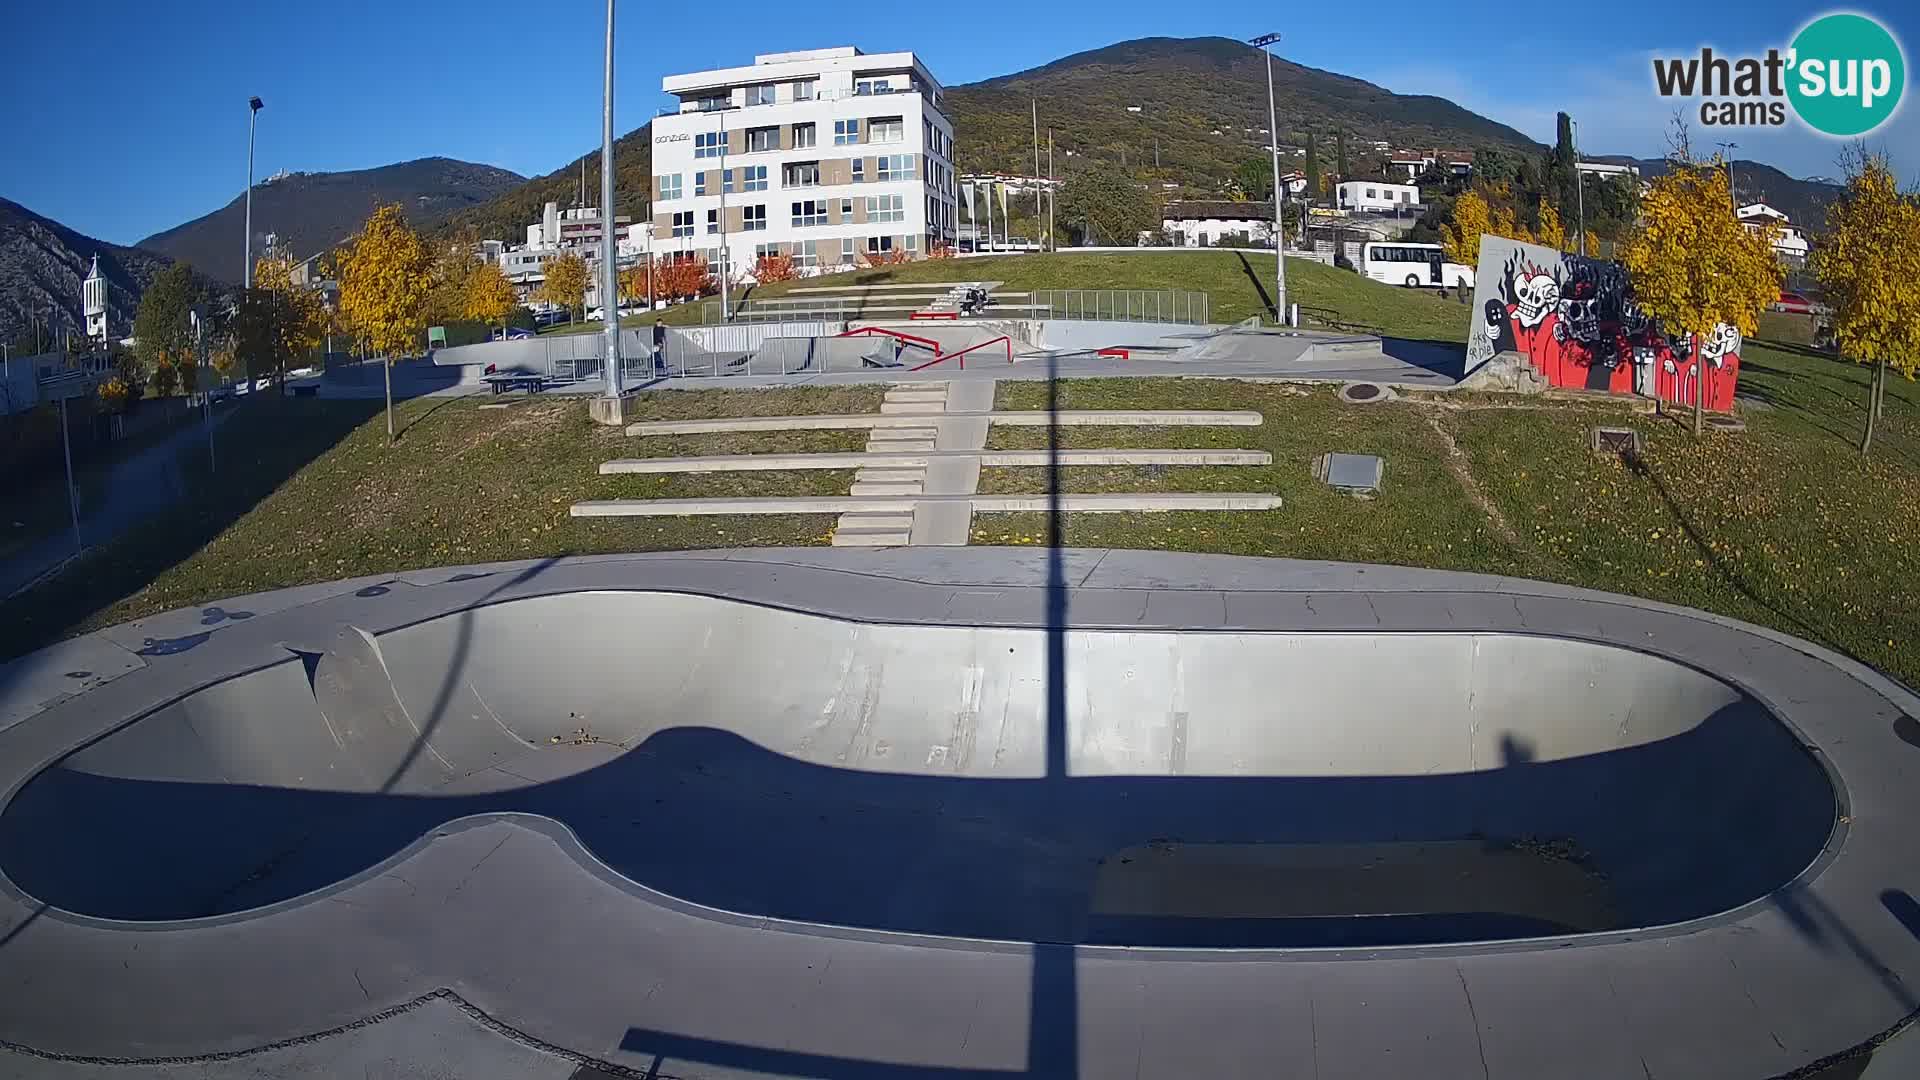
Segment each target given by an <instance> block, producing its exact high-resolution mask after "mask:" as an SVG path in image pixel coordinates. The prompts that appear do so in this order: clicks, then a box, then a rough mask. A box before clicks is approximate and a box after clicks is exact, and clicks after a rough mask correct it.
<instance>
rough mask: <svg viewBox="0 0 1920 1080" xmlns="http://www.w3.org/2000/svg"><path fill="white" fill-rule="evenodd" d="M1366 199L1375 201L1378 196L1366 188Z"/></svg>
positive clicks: (1372, 190)
mask: <svg viewBox="0 0 1920 1080" xmlns="http://www.w3.org/2000/svg"><path fill="white" fill-rule="evenodd" d="M1367 198H1369V199H1377V198H1379V195H1377V194H1375V192H1374V189H1372V188H1368V189H1367Z"/></svg>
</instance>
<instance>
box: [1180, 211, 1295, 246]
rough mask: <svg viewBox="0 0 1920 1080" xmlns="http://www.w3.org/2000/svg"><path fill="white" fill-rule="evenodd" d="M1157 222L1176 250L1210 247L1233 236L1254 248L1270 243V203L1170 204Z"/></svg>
mask: <svg viewBox="0 0 1920 1080" xmlns="http://www.w3.org/2000/svg"><path fill="white" fill-rule="evenodd" d="M1160 219H1161V220H1160V228H1161V230H1162V231H1163V232H1165V233H1166V234H1167V237H1168V239H1169V240H1171V241H1172V243H1173V244H1174V245H1175V246H1176V247H1211V246H1215V245H1218V244H1219V243H1220V241H1221V240H1222V239H1224V238H1227V237H1235V236H1243V237H1246V238H1247V241H1248V242H1249V243H1252V244H1255V245H1265V244H1270V243H1272V239H1271V237H1272V236H1273V203H1271V202H1232V201H1204V200H1193V201H1186V202H1170V203H1168V204H1167V205H1166V209H1164V210H1162V211H1161V213H1160Z"/></svg>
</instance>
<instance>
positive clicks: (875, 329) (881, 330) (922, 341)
mask: <svg viewBox="0 0 1920 1080" xmlns="http://www.w3.org/2000/svg"><path fill="white" fill-rule="evenodd" d="M873 334H885V335H886V336H888V337H892V338H899V339H900V340H901V341H911V342H913V343H914V344H915V345H919V346H922V347H924V348H928V349H932V350H933V355H935V356H939V355H940V343H939V342H937V341H935V340H933V339H932V338H923V337H920V336H918V335H916V334H903V333H901V332H900V331H898V330H889V329H887V328H886V327H884V326H856V327H854V328H853V329H851V330H848V331H847V332H846V333H844V334H838V335H836V336H838V337H858V336H860V335H868V336H871V335H873Z"/></svg>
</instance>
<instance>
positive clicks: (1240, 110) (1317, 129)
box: [947, 37, 1540, 184]
mask: <svg viewBox="0 0 1920 1080" xmlns="http://www.w3.org/2000/svg"><path fill="white" fill-rule="evenodd" d="M1273 96H1274V102H1275V109H1276V112H1277V114H1278V116H1279V127H1280V143H1281V145H1283V146H1286V145H1294V146H1298V145H1301V144H1302V143H1303V142H1304V140H1305V137H1306V135H1307V134H1308V133H1310V132H1311V133H1313V134H1314V135H1316V136H1319V153H1320V155H1321V157H1320V160H1321V163H1322V166H1323V167H1324V168H1326V169H1328V170H1329V171H1331V169H1332V162H1333V136H1334V134H1335V133H1336V132H1338V131H1345V132H1346V133H1347V138H1348V155H1349V162H1350V164H1351V165H1352V166H1353V167H1354V169H1355V171H1358V170H1359V168H1360V167H1361V162H1362V161H1364V160H1368V159H1371V158H1373V157H1377V156H1378V154H1377V151H1376V150H1374V148H1373V147H1372V146H1371V145H1370V143H1371V142H1373V141H1374V140H1385V141H1387V142H1389V143H1392V144H1393V145H1394V146H1395V147H1429V146H1438V147H1445V148H1449V149H1461V150H1470V149H1473V148H1475V147H1479V146H1489V145H1491V146H1506V147H1512V148H1515V149H1521V150H1525V151H1527V152H1529V153H1536V152H1538V151H1539V149H1540V147H1539V144H1537V143H1535V142H1534V141H1533V140H1532V139H1529V138H1527V137H1526V136H1525V135H1523V134H1521V133H1520V132H1519V131H1516V130H1514V129H1513V128H1510V127H1508V126H1506V125H1505V124H1501V123H1496V122H1495V121H1493V120H1489V119H1487V118H1486V117H1484V116H1481V115H1479V114H1478V113H1473V112H1469V111H1468V110H1466V109H1463V108H1461V107H1460V106H1458V105H1455V104H1454V103H1453V102H1451V101H1447V100H1446V99H1444V98H1437V97H1427V96H1423V95H1409V94H1396V93H1393V92H1392V91H1390V90H1386V89H1383V88H1381V87H1378V86H1375V85H1373V84H1372V83H1369V82H1365V81H1363V80H1360V79H1355V78H1350V77H1348V76H1346V75H1337V74H1335V73H1333V72H1330V71H1322V70H1320V69H1318V68H1310V67H1306V66H1303V65H1301V64H1296V63H1294V62H1292V61H1290V60H1284V59H1281V58H1279V57H1275V58H1274V61H1273ZM1035 99H1038V101H1039V103H1040V126H1041V138H1042V139H1044V138H1045V137H1046V129H1047V128H1052V129H1053V132H1054V147H1055V157H1054V163H1055V170H1056V172H1061V171H1064V170H1065V169H1070V168H1072V166H1073V164H1074V163H1076V162H1078V161H1081V160H1085V159H1088V158H1092V159H1099V160H1111V161H1114V162H1119V161H1120V160H1122V159H1123V158H1124V159H1125V161H1126V162H1127V163H1128V164H1129V165H1132V166H1151V165H1152V164H1153V162H1154V161H1155V158H1156V149H1155V144H1156V141H1157V143H1158V151H1157V157H1158V161H1159V169H1158V171H1159V173H1160V174H1162V178H1163V179H1165V180H1172V181H1185V182H1189V183H1200V184H1210V183H1214V182H1218V181H1220V180H1223V179H1224V178H1226V177H1228V176H1231V175H1232V174H1233V173H1234V171H1235V170H1236V169H1237V168H1238V167H1239V166H1240V164H1241V163H1243V162H1245V161H1247V160H1249V159H1252V160H1255V161H1259V160H1262V159H1263V155H1262V150H1261V148H1262V147H1264V146H1266V145H1267V138H1266V136H1265V135H1264V134H1263V133H1262V129H1264V128H1266V127H1267V123H1268V119H1267V64H1266V59H1265V57H1263V56H1262V55H1261V53H1260V51H1259V50H1258V49H1254V48H1252V47H1250V46H1248V45H1245V44H1242V43H1240V42H1238V41H1234V40H1232V39H1230V38H1217V37H1216V38H1141V39H1139V40H1136V41H1123V42H1120V43H1119V44H1117V45H1109V46H1107V47H1105V48H1101V49H1093V50H1090V51H1088V52H1081V53H1075V54H1073V55H1072V56H1068V57H1065V58H1063V59H1060V60H1056V61H1054V62H1053V63H1050V64H1046V65H1044V66H1041V67H1037V68H1032V69H1030V70H1027V71H1022V72H1017V73H1015V74H1012V75H1003V76H1000V77H998V78H993V79H988V80H986V81H984V82H977V83H970V84H967V85H964V86H955V87H952V88H950V89H949V90H948V94H947V101H948V106H949V109H950V115H951V116H952V117H953V121H954V128H955V140H956V142H957V143H958V145H959V155H960V160H959V161H958V162H957V164H958V165H959V167H960V170H961V171H962V172H975V171H1001V172H1007V171H1018V172H1021V173H1026V172H1030V171H1032V169H1033V119H1032V113H1031V111H1030V109H1031V104H1030V103H1031V102H1032V101H1033V100H1035ZM1135 108H1137V109H1138V110H1139V111H1138V112H1134V111H1132V110H1133V109H1135ZM1362 148H1364V150H1363V149H1362ZM1042 149H1043V151H1044V146H1043V147H1042ZM1069 151H1070V152H1071V153H1072V159H1073V160H1072V161H1069V162H1066V163H1065V165H1064V168H1063V160H1064V158H1065V155H1066V154H1067V153H1068V152H1069ZM1042 167H1043V168H1044V163H1043V166H1042Z"/></svg>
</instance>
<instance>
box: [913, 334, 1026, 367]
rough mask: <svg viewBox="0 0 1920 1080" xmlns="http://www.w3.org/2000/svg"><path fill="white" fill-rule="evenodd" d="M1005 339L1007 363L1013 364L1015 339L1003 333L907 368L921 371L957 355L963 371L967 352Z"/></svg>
mask: <svg viewBox="0 0 1920 1080" xmlns="http://www.w3.org/2000/svg"><path fill="white" fill-rule="evenodd" d="M1003 341H1004V342H1006V345H1007V363H1009V364H1011V363H1013V339H1012V338H1010V337H1008V336H1007V335H1005V334H1001V335H1000V336H999V337H994V338H988V339H987V340H985V341H983V342H981V343H979V344H978V345H969V346H967V347H966V348H964V349H961V350H960V351H959V352H954V353H948V354H947V355H945V356H942V357H940V358H939V359H937V360H929V361H927V362H926V363H924V364H920V365H918V366H916V367H910V368H908V369H907V370H908V371H919V370H920V369H921V368H930V367H932V366H933V365H935V364H944V363H946V362H947V361H948V360H952V359H954V358H956V357H958V358H959V360H960V369H961V370H962V371H965V370H966V367H967V354H968V353H970V352H972V351H973V350H975V349H984V348H986V347H987V346H989V345H995V344H998V343H1000V342H1003Z"/></svg>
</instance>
